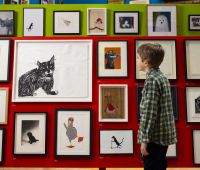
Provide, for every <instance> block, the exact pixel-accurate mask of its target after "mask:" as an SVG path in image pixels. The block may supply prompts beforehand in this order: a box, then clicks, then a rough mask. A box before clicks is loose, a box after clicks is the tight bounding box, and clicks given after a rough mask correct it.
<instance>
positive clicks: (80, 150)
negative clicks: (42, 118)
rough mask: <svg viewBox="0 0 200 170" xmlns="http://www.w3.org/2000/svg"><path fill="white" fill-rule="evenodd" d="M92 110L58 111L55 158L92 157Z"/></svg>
mask: <svg viewBox="0 0 200 170" xmlns="http://www.w3.org/2000/svg"><path fill="white" fill-rule="evenodd" d="M91 121H92V120H91V109H57V110H56V120H55V125H56V126H55V157H58V158H62V157H91V147H92V144H91V139H92V137H91V136H92V132H91Z"/></svg>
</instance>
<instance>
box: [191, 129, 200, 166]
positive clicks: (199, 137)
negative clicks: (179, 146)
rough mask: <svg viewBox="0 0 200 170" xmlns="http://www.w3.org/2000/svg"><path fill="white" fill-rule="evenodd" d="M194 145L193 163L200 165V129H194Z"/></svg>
mask: <svg viewBox="0 0 200 170" xmlns="http://www.w3.org/2000/svg"><path fill="white" fill-rule="evenodd" d="M192 135H193V138H192V146H193V163H194V164H195V165H200V152H199V150H200V143H199V141H200V129H193V130H192Z"/></svg>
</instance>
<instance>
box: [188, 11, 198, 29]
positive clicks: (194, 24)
mask: <svg viewBox="0 0 200 170" xmlns="http://www.w3.org/2000/svg"><path fill="white" fill-rule="evenodd" d="M188 30H189V31H200V15H188Z"/></svg>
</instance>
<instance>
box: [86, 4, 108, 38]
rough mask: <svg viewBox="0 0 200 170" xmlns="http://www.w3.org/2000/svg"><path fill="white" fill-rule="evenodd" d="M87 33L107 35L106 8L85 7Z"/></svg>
mask: <svg viewBox="0 0 200 170" xmlns="http://www.w3.org/2000/svg"><path fill="white" fill-rule="evenodd" d="M87 35H107V9H106V8H87Z"/></svg>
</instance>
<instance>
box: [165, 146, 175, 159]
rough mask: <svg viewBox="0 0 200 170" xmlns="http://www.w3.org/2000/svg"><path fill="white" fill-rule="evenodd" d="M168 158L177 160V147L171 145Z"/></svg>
mask: <svg viewBox="0 0 200 170" xmlns="http://www.w3.org/2000/svg"><path fill="white" fill-rule="evenodd" d="M166 157H167V158H177V145H176V144H173V145H169V146H168V149H167V155H166Z"/></svg>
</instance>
